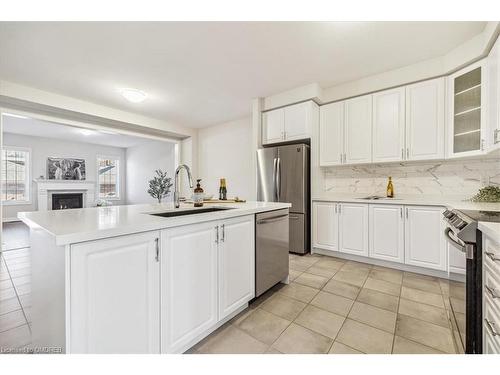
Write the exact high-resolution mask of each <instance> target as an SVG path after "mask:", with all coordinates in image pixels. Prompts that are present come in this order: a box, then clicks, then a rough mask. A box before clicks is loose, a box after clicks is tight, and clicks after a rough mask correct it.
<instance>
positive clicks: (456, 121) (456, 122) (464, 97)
mask: <svg viewBox="0 0 500 375" xmlns="http://www.w3.org/2000/svg"><path fill="white" fill-rule="evenodd" d="M485 73H486V69H485V62H484V60H483V61H479V62H477V63H475V64H472V65H470V66H468V67H467V68H465V69H462V70H460V71H458V72H456V73H454V74H452V75H450V76H449V77H448V105H449V107H448V108H449V111H448V114H449V117H448V157H450V158H453V157H463V156H473V155H480V154H482V153H484V150H485V147H486V136H487V135H486V127H485V120H486V116H485V115H486V112H485V106H484V103H486V85H485V84H484V82H485Z"/></svg>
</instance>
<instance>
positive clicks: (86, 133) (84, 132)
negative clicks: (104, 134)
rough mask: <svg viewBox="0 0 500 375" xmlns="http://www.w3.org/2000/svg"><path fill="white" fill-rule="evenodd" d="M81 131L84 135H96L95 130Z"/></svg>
mask: <svg viewBox="0 0 500 375" xmlns="http://www.w3.org/2000/svg"><path fill="white" fill-rule="evenodd" d="M79 131H80V133H81V134H83V135H92V134H94V133H95V132H94V131H93V130H90V129H80V130H79Z"/></svg>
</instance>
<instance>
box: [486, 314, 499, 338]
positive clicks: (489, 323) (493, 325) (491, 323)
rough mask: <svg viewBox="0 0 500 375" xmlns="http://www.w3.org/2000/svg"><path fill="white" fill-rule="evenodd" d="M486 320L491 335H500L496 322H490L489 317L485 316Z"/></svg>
mask: <svg viewBox="0 0 500 375" xmlns="http://www.w3.org/2000/svg"><path fill="white" fill-rule="evenodd" d="M484 321H485V322H486V326H487V327H488V330H489V331H490V333H491V335H492V336H493V337H495V336H499V335H500V333H498V332H497V331H495V323H493V322H490V321H489V320H488V319H486V318H484Z"/></svg>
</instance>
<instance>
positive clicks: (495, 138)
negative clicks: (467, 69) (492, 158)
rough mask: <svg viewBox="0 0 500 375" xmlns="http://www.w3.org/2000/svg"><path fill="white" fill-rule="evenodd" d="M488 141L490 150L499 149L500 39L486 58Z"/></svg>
mask: <svg viewBox="0 0 500 375" xmlns="http://www.w3.org/2000/svg"><path fill="white" fill-rule="evenodd" d="M488 128H489V130H488V133H489V134H488V137H487V138H488V141H489V148H490V150H493V149H497V148H499V147H500V38H499V39H497V41H496V43H495V45H494V46H493V48H492V49H491V51H490V55H489V56H488Z"/></svg>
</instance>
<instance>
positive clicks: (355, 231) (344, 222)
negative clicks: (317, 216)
mask: <svg viewBox="0 0 500 375" xmlns="http://www.w3.org/2000/svg"><path fill="white" fill-rule="evenodd" d="M339 251H340V252H342V253H347V254H354V255H361V256H368V205H366V204H356V203H341V204H340V205H339Z"/></svg>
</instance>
